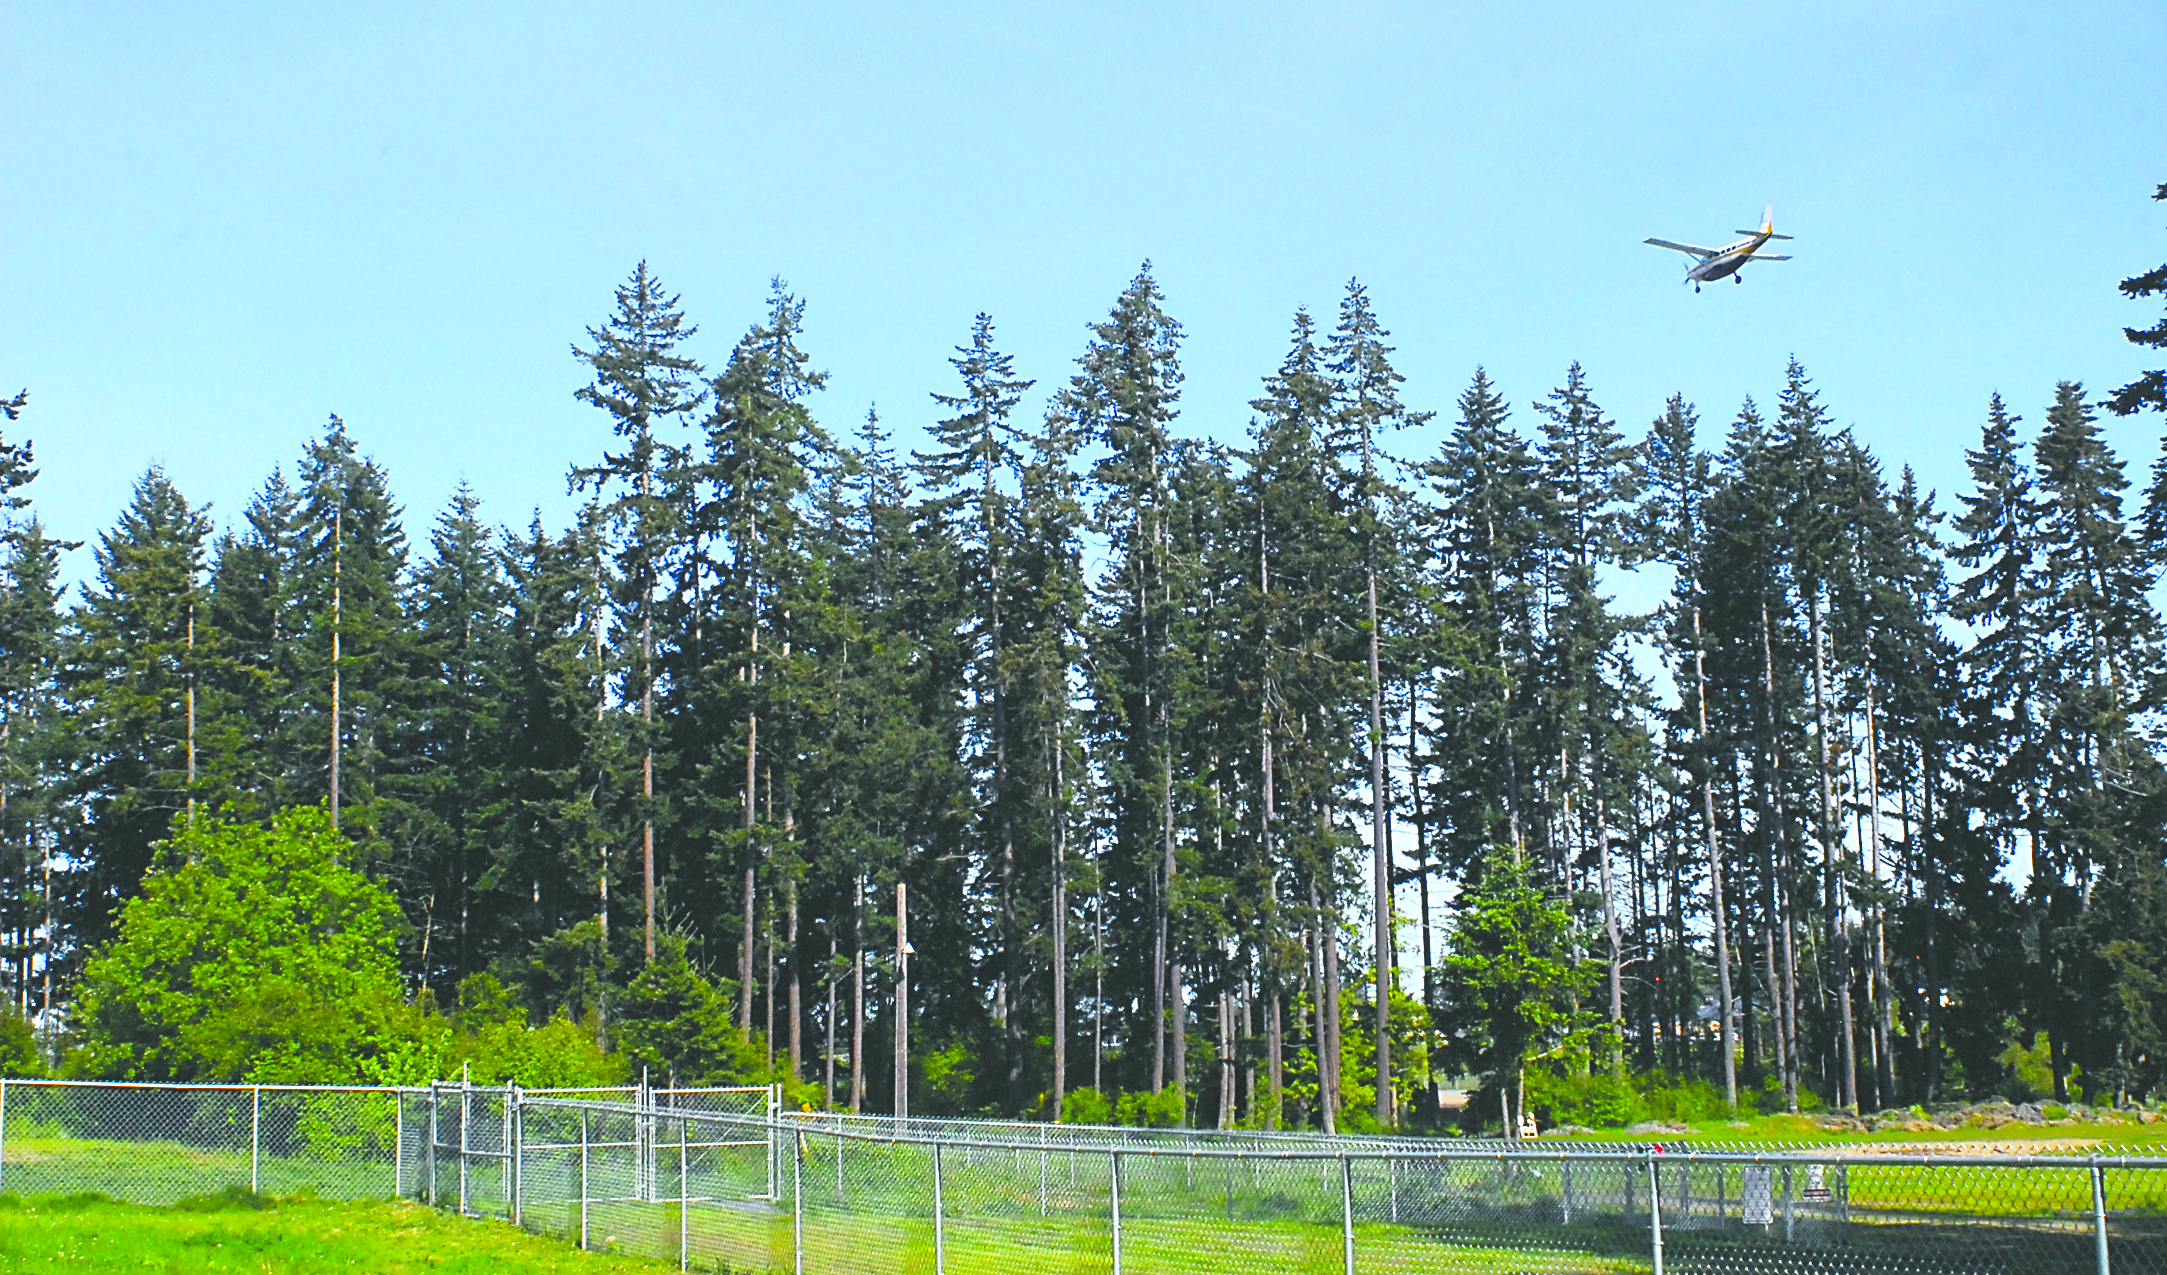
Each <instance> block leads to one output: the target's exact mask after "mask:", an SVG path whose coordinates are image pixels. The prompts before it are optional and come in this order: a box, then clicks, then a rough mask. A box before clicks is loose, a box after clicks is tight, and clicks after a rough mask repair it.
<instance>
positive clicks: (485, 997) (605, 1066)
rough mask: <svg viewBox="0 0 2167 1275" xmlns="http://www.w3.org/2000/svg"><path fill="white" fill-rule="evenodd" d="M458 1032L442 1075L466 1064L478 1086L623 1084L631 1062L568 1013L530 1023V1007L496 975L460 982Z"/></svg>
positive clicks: (472, 976) (442, 1067) (532, 1086)
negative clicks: (607, 1049) (599, 1041)
mask: <svg viewBox="0 0 2167 1275" xmlns="http://www.w3.org/2000/svg"><path fill="white" fill-rule="evenodd" d="M452 1017H453V1020H454V1022H456V1024H457V1025H458V1028H459V1030H458V1032H457V1033H456V1034H455V1035H454V1036H453V1037H452V1038H451V1039H450V1041H449V1042H448V1043H447V1048H446V1050H445V1056H444V1060H443V1062H442V1063H441V1064H440V1065H439V1074H441V1075H446V1076H450V1075H455V1074H458V1072H459V1071H460V1069H461V1067H462V1066H464V1067H465V1069H466V1071H467V1074H468V1075H469V1076H471V1077H472V1078H473V1080H474V1081H475V1082H476V1083H477V1084H490V1085H501V1084H505V1083H507V1082H508V1083H511V1084H516V1085H519V1086H521V1087H522V1088H526V1089H580V1088H588V1087H599V1086H603V1085H615V1084H622V1083H623V1082H624V1079H625V1072H626V1064H625V1060H624V1059H623V1058H622V1057H619V1056H617V1055H613V1054H609V1053H606V1052H604V1050H603V1048H602V1046H601V1045H599V1044H597V1043H596V1042H595V1033H594V1030H593V1029H592V1028H590V1027H586V1026H583V1025H581V1024H578V1023H574V1022H572V1021H571V1020H570V1019H568V1018H566V1017H565V1016H564V1015H563V1014H561V1013H560V1014H557V1015H554V1016H552V1017H551V1018H550V1019H549V1021H548V1022H545V1023H543V1024H542V1025H541V1026H539V1027H534V1026H530V1025H529V1023H528V1019H527V1010H526V1007H525V1006H524V1005H521V1004H520V1003H519V1002H518V1001H517V1000H516V999H514V997H513V995H512V993H511V991H510V990H509V989H507V988H506V987H505V986H504V984H503V983H501V982H499V981H498V980H497V978H496V977H495V976H494V975H491V974H486V973H483V974H470V975H468V976H467V977H466V978H465V979H464V980H462V981H461V982H460V984H459V1008H458V1010H457V1012H456V1013H455V1014H454V1015H453V1016H452Z"/></svg>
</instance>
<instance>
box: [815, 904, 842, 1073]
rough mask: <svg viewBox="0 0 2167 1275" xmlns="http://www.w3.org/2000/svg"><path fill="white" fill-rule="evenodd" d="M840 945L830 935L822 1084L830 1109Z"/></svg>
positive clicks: (833, 936) (833, 1069) (833, 1071)
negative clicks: (826, 1026)
mask: <svg viewBox="0 0 2167 1275" xmlns="http://www.w3.org/2000/svg"><path fill="white" fill-rule="evenodd" d="M839 951H840V945H839V944H838V943H837V942H836V938H835V935H833V934H830V935H829V936H828V1019H827V1022H828V1062H827V1067H826V1068H825V1070H824V1076H823V1079H822V1081H821V1084H820V1104H821V1106H822V1107H824V1108H826V1109H827V1110H829V1111H833V1110H835V958H836V956H837V955H838V954H839Z"/></svg>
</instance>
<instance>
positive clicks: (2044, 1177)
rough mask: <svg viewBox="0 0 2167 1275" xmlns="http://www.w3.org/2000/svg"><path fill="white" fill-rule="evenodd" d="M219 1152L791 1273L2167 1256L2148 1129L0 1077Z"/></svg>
mask: <svg viewBox="0 0 2167 1275" xmlns="http://www.w3.org/2000/svg"><path fill="white" fill-rule="evenodd" d="M1950 1150H1952V1151H1954V1150H1958V1148H1955V1147H1952V1148H1950ZM239 1184H248V1185H251V1186H253V1187H255V1188H256V1189H258V1190H262V1191H266V1192H271V1193H277V1194H296V1193H304V1192H306V1193H313V1194H315V1195H319V1196H326V1197H374V1198H383V1197H386V1196H389V1195H403V1196H407V1197H410V1198H415V1199H420V1200H425V1201H428V1202H430V1203H433V1204H435V1205H437V1206H438V1207H442V1208H445V1209H456V1210H459V1211H461V1212H464V1213H467V1214H470V1215H474V1216H482V1217H501V1218H504V1219H507V1220H509V1221H512V1222H514V1223H517V1224H519V1225H521V1226H524V1227H526V1228H527V1229H529V1230H532V1231H536V1232H540V1233H544V1234H551V1235H556V1236H559V1237H561V1238H563V1239H565V1240H566V1241H568V1242H570V1243H574V1244H577V1245H579V1246H581V1247H584V1248H588V1249H597V1250H608V1251H614V1252H619V1253H626V1254H640V1255H645V1256H648V1257H651V1258H654V1259H657V1260H659V1261H662V1262H665V1263H669V1264H673V1265H675V1266H677V1267H679V1268H680V1269H698V1270H734V1271H777V1272H780V1271H786V1270H787V1271H790V1272H792V1275H981V1273H984V1275H993V1273H995V1272H1016V1273H1018V1275H1023V1273H1025V1272H1029V1273H1030V1275H1039V1273H1040V1272H1047V1271H1058V1272H1064V1273H1066V1272H1076V1273H1079V1275H1146V1273H1153V1275H1156V1273H1158V1272H1169V1273H1172V1272H1207V1271H1209V1272H1255V1273H1256V1275H1309V1273H1314V1275H1385V1273H1387V1272H1395V1273H1396V1272H1422V1271H1480V1272H1495V1273H1498V1275H1506V1273H1518V1272H1545V1273H1550V1272H1555V1273H1557V1275H1568V1273H1572V1275H1577V1273H1581V1272H1590V1273H1592V1272H1649V1271H1652V1272H1657V1273H1658V1275H1660V1273H1662V1272H1666V1271H1668V1272H1709V1273H1711V1275H1713V1273H1717V1272H1722V1273H1738V1275H1759V1273H1766V1275H1793V1273H1798V1275H1804V1273H1807V1272H1816V1273H1818V1272H1828V1273H1830V1275H1842V1273H1850V1272H1857V1273H1858V1275H1884V1273H1886V1275H1895V1273H1897V1272H1904V1273H1906V1275H1912V1273H1918V1275H1925V1273H1932V1272H1947V1273H1949V1275H1990V1273H2000V1272H2007V1273H2009V1275H2031V1273H2033V1272H2039V1273H2046V1272H2055V1273H2059V1272H2092V1271H2097V1272H2101V1273H2105V1272H2110V1271H2112V1272H2120V1273H2122V1275H2136V1273H2155V1272H2156V1273H2160V1275H2167V1158H2138V1157H2114V1158H2109V1157H2097V1156H2091V1155H2086V1154H2081V1153H2080V1154H2068V1155H2037V1156H2004V1155H1964V1154H1945V1153H1940V1152H1936V1153H1932V1154H1929V1153H1926V1152H1924V1151H1920V1150H1915V1149H1906V1150H1900V1151H1894V1152H1891V1151H1887V1150H1883V1149H1878V1148H1877V1149H1867V1148H1860V1147H1852V1148H1836V1147H1789V1148H1761V1149H1753V1148H1725V1149H1718V1150H1709V1149H1707V1148H1705V1147H1696V1148H1694V1149H1691V1150H1684V1149H1668V1148H1658V1147H1654V1146H1648V1145H1628V1144H1608V1145H1589V1144H1577V1145H1570V1146H1541V1145H1533V1144H1517V1145H1514V1144H1506V1143H1470V1142H1464V1141H1444V1142H1440V1141H1434V1140H1423V1139H1412V1138H1397V1139H1365V1138H1329V1137H1322V1136H1318V1135H1304V1134H1275V1133H1250V1132H1239V1133H1237V1132H1220V1131H1180V1130H1133V1129H1129V1130H1124V1129H1099V1128H1088V1127H1076V1126H1046V1125H1030V1124H1013V1123H1000V1122H988V1121H975V1122H970V1121H941V1120H924V1119H914V1120H904V1121H898V1120H893V1119H886V1118H878V1117H855V1118H854V1117H847V1116H834V1115H826V1114H813V1113H793V1112H784V1111H781V1110H780V1109H779V1105H778V1103H777V1100H776V1095H775V1094H774V1092H773V1091H771V1090H767V1089H723V1090H666V1089H664V1090H650V1089H647V1088H645V1087H644V1086H642V1087H634V1088H630V1089H615V1090H586V1091H577V1092H539V1091H531V1090H527V1091H522V1090H519V1089H511V1088H485V1087H477V1086H471V1085H465V1084H459V1083H450V1084H438V1085H434V1086H430V1087H426V1088H409V1089H388V1088H337V1087H299V1086H260V1087H258V1086H177V1085H129V1084H83V1083H68V1082H48V1081H7V1082H4V1083H0V1190H5V1191H9V1192H16V1193H21V1194H31V1193H50V1192H78V1191H100V1192H103V1193H105V1194H107V1195H110V1196H113V1197H114V1198H117V1199H124V1200H135V1201H140V1202H145V1203H167V1202H171V1201H173V1200H176V1199H180V1198H183V1197H186V1196H189V1195H199V1194H205V1193H210V1192H216V1191H219V1190H222V1189H224V1188H226V1187H229V1186H234V1185H239Z"/></svg>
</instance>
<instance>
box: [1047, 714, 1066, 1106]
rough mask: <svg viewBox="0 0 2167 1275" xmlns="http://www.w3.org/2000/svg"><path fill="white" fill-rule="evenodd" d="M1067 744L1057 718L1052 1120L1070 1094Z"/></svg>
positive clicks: (1053, 811) (1055, 730)
mask: <svg viewBox="0 0 2167 1275" xmlns="http://www.w3.org/2000/svg"><path fill="white" fill-rule="evenodd" d="M1067 752H1068V746H1067V742H1066V741H1065V740H1064V739H1063V738H1062V731H1061V726H1060V719H1059V718H1058V717H1056V719H1055V726H1054V736H1053V808H1052V810H1051V812H1050V813H1051V814H1052V816H1053V865H1052V866H1053V915H1052V917H1051V918H1049V920H1050V923H1051V928H1052V930H1053V1118H1054V1119H1055V1120H1059V1119H1060V1118H1061V1105H1062V1103H1063V1101H1064V1100H1065V1099H1066V1096H1067V1094H1068V782H1067V778H1066V775H1065V771H1066V763H1065V755H1066V754H1067Z"/></svg>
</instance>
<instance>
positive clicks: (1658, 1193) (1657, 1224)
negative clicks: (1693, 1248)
mask: <svg viewBox="0 0 2167 1275" xmlns="http://www.w3.org/2000/svg"><path fill="white" fill-rule="evenodd" d="M1648 1234H1649V1236H1650V1238H1651V1242H1652V1243H1653V1244H1654V1246H1655V1275H1663V1189H1662V1180H1661V1175H1660V1174H1658V1173H1657V1172H1656V1171H1655V1148H1653V1147H1650V1148H1648Z"/></svg>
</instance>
